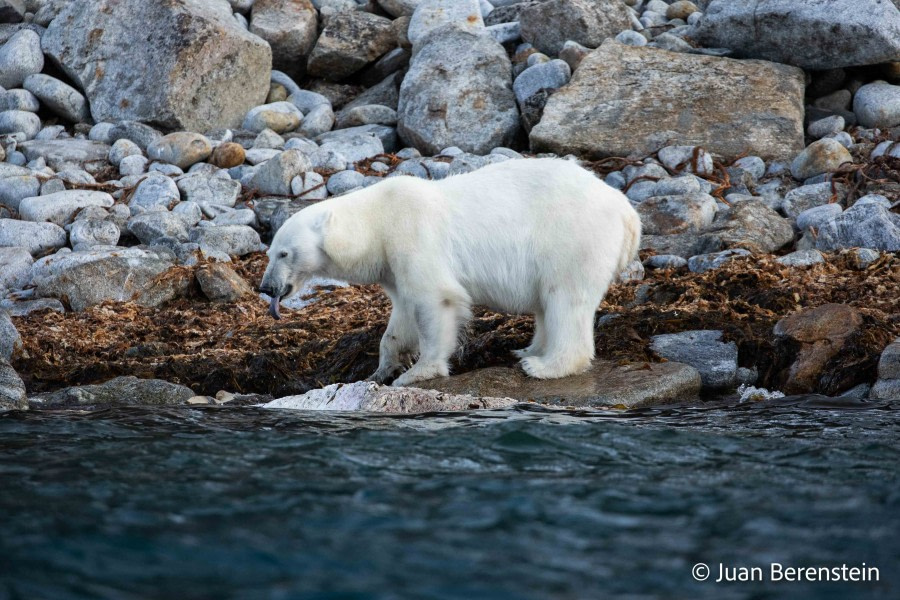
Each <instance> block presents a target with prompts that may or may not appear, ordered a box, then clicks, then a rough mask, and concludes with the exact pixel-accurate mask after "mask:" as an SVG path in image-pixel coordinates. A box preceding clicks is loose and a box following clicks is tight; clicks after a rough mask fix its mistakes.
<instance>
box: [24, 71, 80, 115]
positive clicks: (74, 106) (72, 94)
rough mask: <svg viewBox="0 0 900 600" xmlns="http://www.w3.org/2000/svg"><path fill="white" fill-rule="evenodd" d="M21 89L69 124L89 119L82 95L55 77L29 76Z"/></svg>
mask: <svg viewBox="0 0 900 600" xmlns="http://www.w3.org/2000/svg"><path fill="white" fill-rule="evenodd" d="M23 87H24V88H25V89H26V90H28V91H29V92H31V93H32V94H34V95H35V97H37V98H38V100H40V101H41V103H43V105H44V106H46V107H47V108H48V109H49V110H50V111H51V112H53V113H54V114H57V115H59V116H60V117H62V118H63V119H65V120H66V121H69V122H70V123H83V122H85V121H87V120H89V119H90V117H91V113H90V110H89V109H88V104H87V100H86V99H85V97H84V95H82V93H81V92H79V91H78V90H76V89H75V88H73V87H72V86H70V85H68V84H67V83H63V82H62V81H60V80H59V79H56V78H55V77H50V76H49V75H44V74H42V73H37V74H34V75H29V76H28V77H26V78H25V81H24V83H23Z"/></svg>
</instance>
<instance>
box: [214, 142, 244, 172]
mask: <svg viewBox="0 0 900 600" xmlns="http://www.w3.org/2000/svg"><path fill="white" fill-rule="evenodd" d="M245 158H246V152H245V151H244V147H243V146H241V145H240V144H235V143H234V142H225V143H224V144H219V145H218V146H217V147H216V149H215V150H213V153H212V156H211V157H210V159H209V162H210V163H212V164H214V165H215V166H217V167H219V168H222V169H231V168H233V167H237V166H240V165H242V164H244V159H245Z"/></svg>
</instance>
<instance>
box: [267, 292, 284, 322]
mask: <svg viewBox="0 0 900 600" xmlns="http://www.w3.org/2000/svg"><path fill="white" fill-rule="evenodd" d="M280 309H281V299H280V298H277V297H273V298H272V302H270V303H269V314H270V315H272V318H273V319H280V318H281V310H280Z"/></svg>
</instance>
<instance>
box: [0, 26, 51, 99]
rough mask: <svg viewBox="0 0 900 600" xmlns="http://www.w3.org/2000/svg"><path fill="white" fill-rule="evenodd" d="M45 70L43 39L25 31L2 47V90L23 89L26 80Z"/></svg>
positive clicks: (29, 31) (0, 51)
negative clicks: (42, 48)
mask: <svg viewBox="0 0 900 600" xmlns="http://www.w3.org/2000/svg"><path fill="white" fill-rule="evenodd" d="M43 68H44V53H43V51H42V50H41V37H40V36H39V35H38V34H37V33H35V32H34V31H32V30H30V29H23V30H21V31H19V32H18V33H16V34H15V35H14V36H12V37H11V38H9V40H8V41H7V42H6V43H5V44H3V45H2V46H0V88H7V89H9V88H17V87H21V85H22V83H23V82H24V81H25V78H26V77H28V76H29V75H32V74H34V73H40V72H41V71H42V70H43Z"/></svg>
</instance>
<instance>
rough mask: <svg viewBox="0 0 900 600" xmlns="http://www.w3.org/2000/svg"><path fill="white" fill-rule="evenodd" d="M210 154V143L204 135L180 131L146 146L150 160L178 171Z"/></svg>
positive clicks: (204, 158)
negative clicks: (162, 163) (168, 165)
mask: <svg viewBox="0 0 900 600" xmlns="http://www.w3.org/2000/svg"><path fill="white" fill-rule="evenodd" d="M210 154H212V143H211V142H210V141H209V139H208V138H207V137H206V136H205V135H201V134H199V133H191V132H187V131H180V132H177V133H170V134H169V135H165V136H162V137H161V138H159V139H157V140H154V141H153V142H151V143H150V144H149V145H148V146H147V157H148V158H149V159H150V160H153V161H157V162H164V163H168V164H170V165H175V166H177V167H178V168H180V169H182V170H183V169H187V168H188V167H190V166H192V165H194V164H196V163H198V162H201V161H204V160H206V159H207V158H209V155H210Z"/></svg>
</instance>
